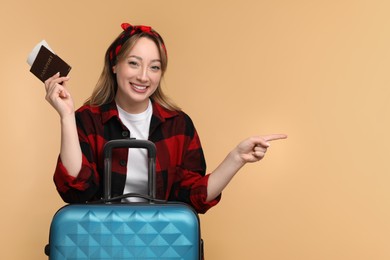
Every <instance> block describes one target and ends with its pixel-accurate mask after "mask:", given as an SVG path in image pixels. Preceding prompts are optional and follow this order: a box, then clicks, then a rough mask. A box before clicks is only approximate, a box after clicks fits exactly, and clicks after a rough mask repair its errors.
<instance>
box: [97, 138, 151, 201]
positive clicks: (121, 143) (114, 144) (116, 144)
mask: <svg viewBox="0 0 390 260" xmlns="http://www.w3.org/2000/svg"><path fill="white" fill-rule="evenodd" d="M115 148H139V149H146V150H147V151H148V174H149V176H148V177H149V185H148V190H149V194H148V195H149V196H150V197H151V198H154V199H155V198H156V178H155V175H156V146H155V144H154V143H152V142H151V141H148V140H136V139H117V140H111V141H108V142H107V143H106V144H105V146H104V149H103V156H104V177H105V182H104V194H103V196H104V197H103V199H104V200H110V199H111V163H112V150H113V149H115Z"/></svg>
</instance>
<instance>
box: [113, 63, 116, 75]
mask: <svg viewBox="0 0 390 260" xmlns="http://www.w3.org/2000/svg"><path fill="white" fill-rule="evenodd" d="M112 72H113V73H114V74H116V65H115V66H112Z"/></svg>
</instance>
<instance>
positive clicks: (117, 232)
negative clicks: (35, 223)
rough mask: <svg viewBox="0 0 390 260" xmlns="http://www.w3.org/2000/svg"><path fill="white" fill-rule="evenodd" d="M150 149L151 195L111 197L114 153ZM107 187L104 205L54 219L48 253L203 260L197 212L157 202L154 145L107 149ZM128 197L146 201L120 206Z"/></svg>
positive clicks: (120, 143) (66, 210)
mask: <svg viewBox="0 0 390 260" xmlns="http://www.w3.org/2000/svg"><path fill="white" fill-rule="evenodd" d="M124 147H129V148H140V149H142V148H144V149H147V150H148V160H149V194H148V195H147V196H145V195H141V194H126V195H123V196H120V197H115V198H111V194H110V193H111V176H110V173H111V154H112V149H114V148H124ZM104 158H105V161H104V164H105V180H106V182H105V187H104V198H103V200H102V202H98V203H90V204H70V205H66V206H64V207H62V208H61V209H59V210H58V211H57V213H56V214H55V215H54V217H53V220H52V222H51V226H50V235H49V244H48V245H47V246H46V248H45V252H46V254H47V255H48V256H49V259H52V260H65V259H68V260H70V259H75V260H76V259H150V260H152V259H186V260H187V259H188V260H190V259H194V260H195V259H196V260H198V259H203V244H202V240H201V237H200V223H199V217H198V215H197V213H196V212H195V211H194V210H193V209H192V208H191V207H190V206H188V205H186V204H184V203H176V202H174V203H173V202H172V203H170V202H165V201H161V200H156V199H155V177H154V175H155V159H156V148H155V146H154V144H153V143H152V142H149V141H141V140H135V139H123V140H122V139H121V140H113V141H109V142H107V144H106V146H105V148H104ZM128 196H136V197H142V198H144V199H146V202H136V203H118V202H113V201H118V199H119V200H120V199H122V198H124V197H128Z"/></svg>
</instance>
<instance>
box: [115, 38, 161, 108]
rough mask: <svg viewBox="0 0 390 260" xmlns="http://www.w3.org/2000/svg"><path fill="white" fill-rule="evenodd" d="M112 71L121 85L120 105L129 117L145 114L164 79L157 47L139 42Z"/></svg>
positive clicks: (117, 97) (145, 40)
mask: <svg viewBox="0 0 390 260" xmlns="http://www.w3.org/2000/svg"><path fill="white" fill-rule="evenodd" d="M113 71H114V73H115V74H116V79H117V82H118V90H117V93H116V96H115V101H116V102H117V104H118V105H119V106H120V107H121V108H123V109H124V110H126V111H127V112H129V113H133V114H137V113H142V112H143V111H145V110H146V108H147V107H148V103H149V97H150V96H151V95H152V94H153V93H154V91H156V89H157V88H158V86H159V84H160V80H161V75H162V71H161V60H160V53H159V51H158V48H157V45H156V44H155V43H154V42H153V41H152V40H151V39H148V38H145V37H142V38H140V39H139V40H138V41H137V42H136V43H135V45H134V47H133V48H132V50H131V51H130V53H129V54H128V56H127V57H125V58H124V59H122V60H120V61H118V63H117V64H116V65H115V66H114V67H113Z"/></svg>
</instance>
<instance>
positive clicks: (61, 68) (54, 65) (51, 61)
mask: <svg viewBox="0 0 390 260" xmlns="http://www.w3.org/2000/svg"><path fill="white" fill-rule="evenodd" d="M36 48H39V50H38V53H37V55H36V58H35V59H34V60H33V61H32V64H30V63H31V61H28V63H29V64H30V65H31V68H30V72H31V73H32V74H34V75H35V76H36V77H37V78H38V79H40V80H41V81H42V82H45V81H46V80H47V79H48V78H50V77H52V76H53V75H54V74H56V73H57V72H59V73H60V76H61V77H64V76H67V75H68V74H69V72H70V70H71V69H72V67H71V66H69V64H68V63H66V62H65V61H64V60H63V59H61V58H60V57H59V56H58V55H56V54H54V52H52V51H51V50H50V49H49V48H47V47H46V46H45V44H41V45H40V47H39V46H36ZM33 52H34V51H33ZM31 55H35V53H34V54H33V53H31V54H30V56H31ZM30 56H29V59H30V58H31V57H30Z"/></svg>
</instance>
